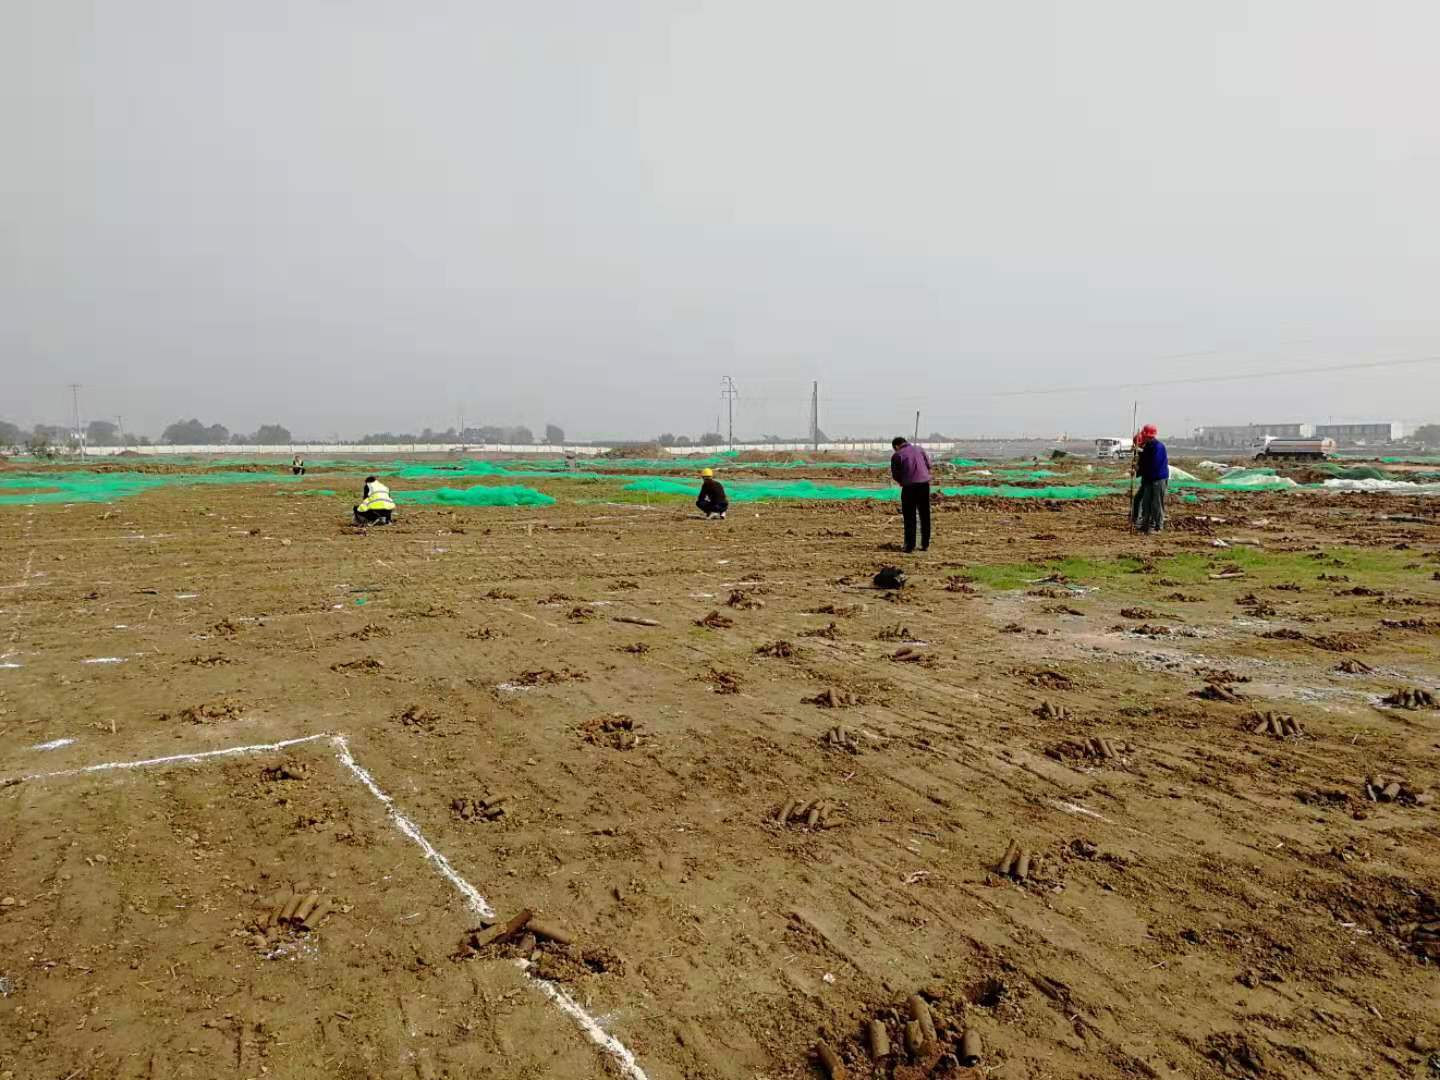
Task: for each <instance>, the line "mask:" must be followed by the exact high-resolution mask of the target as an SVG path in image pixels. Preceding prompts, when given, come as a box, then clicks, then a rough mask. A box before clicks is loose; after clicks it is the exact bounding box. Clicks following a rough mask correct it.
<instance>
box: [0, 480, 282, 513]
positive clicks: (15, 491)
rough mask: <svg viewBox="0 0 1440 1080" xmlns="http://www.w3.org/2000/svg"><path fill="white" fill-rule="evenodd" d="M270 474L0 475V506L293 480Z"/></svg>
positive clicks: (111, 499)
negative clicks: (157, 490) (173, 489)
mask: <svg viewBox="0 0 1440 1080" xmlns="http://www.w3.org/2000/svg"><path fill="white" fill-rule="evenodd" d="M299 479H300V478H299V477H298V476H273V475H271V474H269V473H236V472H215V473H194V474H187V473H127V472H104V473H91V472H54V473H48V474H46V473H22V474H17V475H13V476H11V475H0V506H7V505H14V504H17V503H26V504H28V503H36V504H46V503H108V502H114V501H115V500H117V499H125V498H129V497H130V496H131V495H138V494H140V493H141V492H142V491H151V490H153V489H155V488H163V487H192V486H206V485H218V484H277V483H279V484H284V483H294V482H295V481H297V480H299Z"/></svg>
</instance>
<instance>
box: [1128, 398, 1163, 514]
mask: <svg viewBox="0 0 1440 1080" xmlns="http://www.w3.org/2000/svg"><path fill="white" fill-rule="evenodd" d="M1159 435H1160V432H1159V429H1158V428H1156V427H1155V425H1154V424H1146V425H1145V426H1144V427H1143V428H1141V429H1140V430H1139V431H1138V432H1136V434H1135V448H1136V451H1137V453H1136V455H1135V475H1136V476H1137V477H1139V479H1140V490H1139V491H1137V492H1136V493H1135V501H1134V502H1133V503H1131V505H1130V522H1131V524H1133V525H1134V526H1135V528H1137V529H1139V530H1140V531H1141V532H1142V533H1151V532H1160V531H1162V530H1163V529H1164V528H1165V492H1166V489H1167V488H1169V486H1170V454H1169V452H1168V451H1166V449H1165V444H1164V443H1162V442H1161V441H1160V438H1159Z"/></svg>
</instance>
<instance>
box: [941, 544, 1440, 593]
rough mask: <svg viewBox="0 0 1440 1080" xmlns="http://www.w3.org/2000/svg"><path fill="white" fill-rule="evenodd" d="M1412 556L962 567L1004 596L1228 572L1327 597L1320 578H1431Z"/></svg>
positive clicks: (1249, 554)
mask: <svg viewBox="0 0 1440 1080" xmlns="http://www.w3.org/2000/svg"><path fill="white" fill-rule="evenodd" d="M1414 561H1415V559H1414V555H1413V553H1412V552H1405V551H1377V550H1374V549H1371V548H1351V547H1335V548H1327V549H1325V550H1323V551H1319V552H1289V551H1284V552H1270V551H1261V550H1258V549H1255V548H1245V547H1236V548H1228V549H1225V550H1223V551H1215V552H1214V553H1209V552H1205V553H1201V552H1184V553H1181V554H1178V555H1170V556H1167V557H1165V558H1161V559H1155V560H1154V566H1155V568H1156V570H1155V573H1153V574H1141V573H1140V572H1139V571H1140V570H1141V569H1142V567H1143V566H1144V565H1145V563H1144V562H1143V561H1142V560H1140V559H1138V558H1134V557H1132V556H1121V557H1119V558H1113V559H1090V558H1084V557H1079V556H1074V557H1067V558H1057V559H1048V560H1044V561H1040V562H1026V563H992V564H980V565H973V566H966V567H964V568H963V570H964V572H965V573H966V574H969V575H970V576H972V577H973V578H974V579H975V581H976V583H977V584H979V585H984V586H986V587H988V588H991V589H996V590H1000V591H1008V590H1013V589H1023V588H1029V587H1030V586H1032V585H1035V584H1037V583H1038V582H1040V581H1042V580H1043V579H1045V578H1047V577H1049V576H1051V575H1052V574H1061V575H1063V576H1064V578H1065V580H1066V581H1068V582H1069V583H1071V584H1074V585H1092V586H1107V585H1108V586H1112V587H1113V586H1115V585H1117V584H1119V583H1121V582H1127V583H1132V584H1134V585H1135V586H1137V587H1138V586H1141V585H1143V584H1144V583H1146V582H1147V581H1153V580H1155V579H1157V578H1166V579H1168V580H1170V581H1175V582H1179V583H1180V584H1182V585H1197V584H1201V583H1204V582H1208V581H1209V580H1210V575H1211V574H1218V573H1220V572H1221V571H1223V570H1225V569H1227V568H1231V567H1234V568H1237V569H1240V570H1243V571H1245V577H1244V578H1242V579H1240V580H1243V581H1247V582H1250V583H1252V584H1255V585H1278V584H1280V583H1282V582H1294V583H1295V584H1297V585H1300V586H1302V587H1303V588H1305V589H1307V590H1310V589H1314V590H1316V591H1329V590H1332V589H1333V588H1334V587H1335V583H1334V582H1330V581H1322V580H1320V575H1322V574H1331V575H1344V576H1345V577H1348V578H1349V579H1350V581H1351V582H1352V583H1354V584H1363V585H1371V586H1382V585H1391V586H1394V585H1397V584H1400V583H1402V582H1406V581H1413V580H1415V578H1416V576H1417V575H1420V576H1421V577H1423V578H1428V577H1429V576H1430V571H1429V570H1428V569H1423V570H1407V569H1406V566H1407V565H1408V564H1410V563H1412V562H1414Z"/></svg>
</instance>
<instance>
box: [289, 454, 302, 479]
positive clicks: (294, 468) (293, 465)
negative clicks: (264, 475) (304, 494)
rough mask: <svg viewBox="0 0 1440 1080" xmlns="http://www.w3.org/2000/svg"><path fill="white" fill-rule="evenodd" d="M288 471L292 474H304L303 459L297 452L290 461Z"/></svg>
mask: <svg viewBox="0 0 1440 1080" xmlns="http://www.w3.org/2000/svg"><path fill="white" fill-rule="evenodd" d="M290 473H291V475H292V476H304V475H305V459H304V458H303V457H301V456H300V455H299V454H296V455H295V457H294V458H293V459H291V461H290Z"/></svg>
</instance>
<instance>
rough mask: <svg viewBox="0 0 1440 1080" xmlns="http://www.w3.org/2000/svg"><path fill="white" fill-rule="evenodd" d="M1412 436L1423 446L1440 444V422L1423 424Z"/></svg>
mask: <svg viewBox="0 0 1440 1080" xmlns="http://www.w3.org/2000/svg"><path fill="white" fill-rule="evenodd" d="M1411 437H1412V438H1413V439H1414V440H1415V441H1416V442H1418V443H1419V444H1420V445H1421V446H1440V424H1421V425H1420V426H1419V427H1418V428H1416V429H1415V434H1414V435H1413V436H1411Z"/></svg>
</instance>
